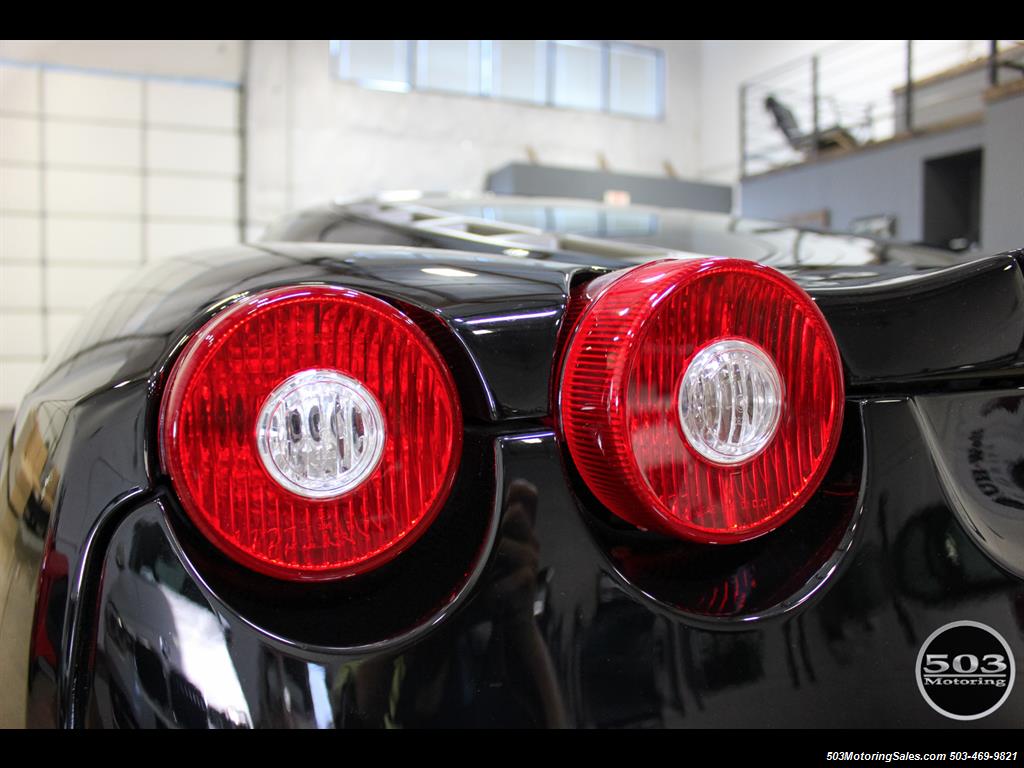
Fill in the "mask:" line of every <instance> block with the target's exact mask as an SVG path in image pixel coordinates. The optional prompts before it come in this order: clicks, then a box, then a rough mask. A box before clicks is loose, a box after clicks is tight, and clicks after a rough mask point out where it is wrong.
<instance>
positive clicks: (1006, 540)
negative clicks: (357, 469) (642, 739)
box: [0, 211, 1024, 727]
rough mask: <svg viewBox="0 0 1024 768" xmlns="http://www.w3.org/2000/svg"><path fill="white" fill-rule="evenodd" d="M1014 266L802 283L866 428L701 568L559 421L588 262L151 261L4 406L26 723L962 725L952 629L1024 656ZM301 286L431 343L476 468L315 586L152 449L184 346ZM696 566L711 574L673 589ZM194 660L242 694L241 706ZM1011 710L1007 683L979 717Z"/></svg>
mask: <svg viewBox="0 0 1024 768" xmlns="http://www.w3.org/2000/svg"><path fill="white" fill-rule="evenodd" d="M318 215H319V214H318ZM332 216H333V217H334V218H333V219H331V218H330V217H332ZM322 217H327V218H326V219H325V220H326V225H330V221H337V218H338V214H337V212H330V211H328V213H326V214H322ZM318 221H319V220H318ZM320 223H323V221H321V222H320ZM318 226H319V224H318ZM402 237H406V235H404V234H403V235H402ZM480 247H481V248H483V246H480ZM597 262H603V263H597ZM1022 264H1024V254H1021V253H1020V252H1018V253H1016V254H1008V255H1002V256H995V257H990V258H988V259H983V260H979V261H977V262H973V263H971V264H966V265H962V266H953V267H950V268H947V269H939V270H932V271H920V270H917V269H915V268H913V267H903V268H901V269H900V270H897V271H895V272H894V271H893V268H892V267H891V265H889V266H886V267H884V268H882V267H880V268H878V269H877V270H875V271H872V269H870V268H865V267H861V268H859V269H858V270H855V271H850V270H846V271H844V270H837V269H835V268H832V267H829V268H826V269H811V268H803V269H800V270H798V271H796V272H793V274H794V275H795V276H796V277H797V278H798V279H799V280H800V281H801V282H802V283H803V284H804V285H805V287H807V288H808V289H809V290H810V291H811V293H812V295H813V296H815V298H816V299H817V300H818V301H819V303H820V305H821V307H822V309H823V311H824V312H825V314H826V316H827V318H828V319H829V322H830V324H831V325H832V327H833V328H834V330H835V333H836V336H837V341H838V343H839V346H840V349H841V350H842V352H843V356H844V362H845V364H846V366H847V376H848V386H849V396H850V401H851V402H850V407H849V410H850V411H851V412H853V413H855V414H856V416H855V417H853V418H852V420H851V421H848V423H847V426H846V435H845V436H844V451H843V452H841V454H840V455H841V456H843V458H842V459H837V461H836V463H835V464H834V466H833V473H832V476H831V480H830V481H829V483H826V485H825V486H824V487H823V489H822V491H821V493H820V494H819V497H818V498H816V500H815V502H813V503H812V505H811V506H809V507H808V508H807V509H806V510H804V512H806V513H807V515H806V516H805V518H804V519H803V520H802V521H801V522H800V523H799V524H798V525H799V526H803V527H800V528H799V531H802V532H803V534H804V535H805V536H806V538H804V536H803V535H802V537H801V546H800V547H787V546H784V545H783V544H780V543H779V542H785V540H786V536H795V532H797V531H798V525H794V527H792V528H786V529H784V530H782V531H780V532H779V535H778V536H777V537H776V538H775V539H772V538H770V537H769V538H766V540H765V541H763V542H761V543H760V544H757V545H756V546H753V547H750V548H747V550H746V551H745V552H740V551H739V550H735V551H733V552H731V553H724V554H723V555H722V556H721V557H719V556H717V555H707V554H702V555H700V557H706V558H709V559H708V561H707V563H708V566H709V567H708V568H707V569H706V570H705V569H703V568H700V564H699V560H700V557H697V558H694V557H693V555H694V552H693V549H692V547H690V546H689V545H684V544H682V543H680V542H672V541H665V540H661V539H658V538H656V537H655V538H652V537H650V536H649V535H646V534H637V533H636V532H633V531H630V530H628V529H623V528H622V527H617V526H616V524H615V523H614V522H613V521H610V520H609V519H608V518H607V515H606V514H605V513H604V512H603V511H602V510H601V509H600V508H599V506H598V505H596V503H595V502H594V501H593V500H592V499H590V498H589V497H588V495H587V493H586V491H585V489H582V488H581V487H580V486H579V484H578V482H577V481H576V480H575V479H574V478H573V472H572V469H571V467H566V466H565V465H564V457H563V455H562V452H561V451H560V450H559V447H558V445H557V442H556V440H555V438H554V435H553V433H552V432H551V431H550V428H551V425H550V422H549V419H550V403H549V392H550V385H551V372H552V367H553V361H554V360H555V359H556V356H557V351H558V350H557V343H558V339H559V333H560V331H561V330H562V328H561V326H562V322H563V313H564V309H565V306H566V301H567V296H568V294H569V291H570V289H571V287H572V286H573V285H574V284H575V283H578V282H580V281H582V280H585V279H587V278H588V277H590V276H593V275H595V274H600V273H601V272H604V271H606V270H607V269H608V268H609V266H612V265H609V263H608V260H607V259H594V260H591V261H590V262H588V261H587V260H586V259H582V258H576V259H573V260H571V261H561V260H557V259H555V258H546V259H544V260H539V261H538V260H532V259H522V258H510V257H505V256H501V255H494V254H490V255H485V254H482V253H477V254H458V253H450V252H438V251H432V252H424V251H417V250H414V249H412V248H406V247H398V248H396V247H395V246H393V245H392V246H390V247H382V248H363V247H358V246H343V245H326V244H315V243H287V244H285V243H264V244H261V245H259V246H256V247H238V248H233V249H226V250H223V251H216V252H209V253H207V254H201V255H197V256H193V257H186V258H183V259H180V260H176V261H172V262H167V263H165V264H164V265H162V266H161V267H159V268H157V269H154V270H152V271H150V272H149V273H148V274H146V275H144V276H142V277H141V278H140V279H139V281H138V282H137V283H136V284H135V285H134V286H131V287H128V288H126V289H125V290H123V291H121V292H120V293H117V294H115V295H114V296H112V297H111V299H110V300H109V301H108V302H107V303H106V304H105V306H104V307H103V308H102V309H103V311H102V312H98V313H97V314H96V316H95V317H94V318H93V319H92V321H91V323H90V324H89V325H87V326H86V327H84V328H83V329H82V330H81V331H80V333H79V334H78V335H77V336H76V338H75V339H74V340H73V341H72V342H71V344H70V346H69V347H68V349H67V350H65V352H64V353H63V354H62V355H58V356H56V357H54V358H53V359H52V361H51V362H50V363H49V364H48V366H47V370H46V371H45V372H44V375H43V376H42V378H41V380H40V383H39V385H38V386H37V388H36V389H35V390H34V391H33V392H32V393H31V394H30V395H29V397H28V398H27V399H26V401H25V402H24V404H23V406H22V408H21V409H20V410H19V413H18V416H17V420H16V425H15V430H14V432H13V434H12V435H11V439H10V442H9V444H8V446H7V449H6V450H5V457H6V458H5V463H4V466H3V472H2V478H0V555H3V557H0V563H2V567H3V570H4V573H3V574H2V575H3V577H4V578H5V579H6V582H5V583H6V584H9V585H11V588H10V589H9V590H8V597H6V598H5V600H6V603H5V604H4V605H3V606H2V608H3V610H2V611H0V616H2V617H3V618H2V623H0V659H2V661H0V664H3V667H2V668H0V672H2V673H3V678H4V679H5V680H12V681H15V682H14V685H15V686H16V687H18V688H23V689H24V690H26V691H27V694H28V696H27V704H26V713H25V717H26V719H27V722H28V723H29V724H32V725H51V726H53V725H58V726H81V725H85V724H102V725H132V724H137V725H158V724H160V725H175V726H189V725H213V726H224V727H227V726H231V725H239V726H247V725H304V724H318V725H326V724H328V723H330V724H333V725H395V724H401V725H453V724H502V725H514V724H520V725H526V724H529V725H538V724H544V725H563V724H568V725H626V724H641V725H642V724H662V725H690V724H693V725H708V726H716V727H718V726H728V725H735V724H741V723H742V724H747V725H766V726H768V725H824V724H833V723H838V724H843V725H872V726H899V725H907V724H920V725H929V726H930V725H934V726H936V727H948V726H950V725H954V726H955V725H956V724H953V723H951V721H948V720H945V719H943V718H941V717H940V716H939V715H937V714H935V713H934V712H932V710H930V709H929V708H928V707H927V705H925V703H924V702H923V700H922V699H921V698H920V696H919V694H918V693H917V690H916V686H913V685H910V684H906V685H904V682H903V681H904V680H911V679H912V677H910V671H909V670H910V665H911V664H912V661H913V656H914V655H915V654H916V650H917V646H918V645H919V643H920V642H921V641H922V640H923V639H924V637H926V636H927V635H928V634H929V633H930V632H931V631H932V630H933V629H934V628H936V627H937V626H939V625H941V624H942V623H945V622H946V621H952V620H957V619H964V618H968V619H974V620H979V621H983V622H986V623H989V624H990V625H992V626H993V627H995V628H996V629H997V630H999V631H1000V632H1001V633H1002V634H1003V636H1004V637H1006V639H1007V640H1008V642H1010V644H1011V646H1012V647H1013V648H1014V650H1015V652H1016V653H1018V657H1019V658H1020V657H1021V655H1020V654H1021V651H1022V642H1024V582H1022V581H1021V578H1020V576H1021V575H1022V574H1021V570H1020V563H1021V562H1024V560H1022V556H1021V553H1022V551H1024V550H1022V547H1024V535H1022V533H1024V532H1022V530H1021V527H1020V526H1021V520H1022V515H1021V514H1020V509H1019V508H1018V507H1017V506H1016V505H1015V504H1016V502H1017V501H1019V500H1020V499H1021V498H1022V495H1024V478H1022V477H1021V472H1020V469H1019V467H1020V466H1021V465H1022V462H1024V456H1021V455H1020V446H1021V442H1020V440H1019V438H1018V439H1017V440H1014V439H1013V435H1014V434H1017V435H1019V432H1016V433H1015V430H1018V429H1019V426H1020V424H1021V422H1020V413H1022V412H1024V409H1022V408H1020V407H1019V403H1020V400H1021V399H1022V398H1024V378H1022V372H1024V371H1022V360H1024V351H1022V350H1024V345H1022V340H1024V288H1022V286H1024V281H1022V275H1021V266H1022ZM794 269H795V267H794ZM429 270H433V271H429ZM294 283H329V284H338V285H345V286H349V287H352V288H357V289H360V290H365V291H368V292H371V293H374V294H376V295H379V296H382V297H384V298H385V299H387V300H390V301H393V302H395V303H396V304H398V305H399V306H401V307H402V308H403V309H406V310H407V311H409V312H410V313H412V314H413V315H414V316H415V317H417V319H418V320H419V321H420V322H421V323H424V324H426V325H428V326H431V327H430V329H429V330H430V332H431V335H432V337H434V338H435V339H437V340H439V342H440V344H439V346H440V347H441V349H442V350H443V352H444V354H445V356H446V357H447V358H448V360H449V363H450V364H451V365H452V367H453V369H454V370H455V371H456V375H457V376H458V378H459V386H460V396H461V397H462V398H463V403H464V409H465V411H466V416H467V443H466V446H467V447H466V450H467V452H468V453H467V455H466V457H465V459H466V460H465V461H464V463H463V468H462V470H461V477H460V480H459V483H460V486H459V490H457V491H456V494H455V496H454V497H453V501H452V504H451V505H449V507H448V508H446V510H445V512H444V515H443V516H442V518H441V519H440V520H439V523H438V526H437V529H436V530H435V531H432V535H431V536H428V537H425V538H424V539H423V540H422V541H421V542H418V543H417V545H416V546H415V547H414V548H412V549H410V550H409V552H408V553H406V554H404V555H403V556H402V557H401V558H399V559H398V560H396V562H395V563H394V564H393V567H392V568H389V569H385V570H383V571H382V572H380V573H378V574H373V575H371V576H370V577H366V578H363V577H360V578H361V579H362V581H360V579H355V580H352V581H350V582H346V583H344V584H342V585H336V586H333V587H330V586H329V587H325V588H317V589H314V590H312V591H310V592H307V593H302V594H296V593H294V585H279V584H277V583H276V582H274V583H271V582H269V581H268V580H262V581H261V580H260V579H259V578H257V577H255V576H253V575H252V574H248V573H243V572H242V571H241V570H240V569H238V567H237V566H234V565H233V564H231V563H228V562H226V561H224V560H223V559H222V558H220V557H219V556H218V555H217V553H216V552H214V551H212V549H211V548H210V547H209V545H207V544H205V542H203V540H202V539H201V538H200V537H199V536H198V535H197V534H196V532H195V531H194V529H192V528H191V527H190V526H189V524H188V523H187V521H186V520H185V519H184V517H183V516H182V515H181V514H180V510H179V509H178V507H177V503H176V501H175V499H174V497H173V492H172V490H171V489H169V487H168V486H167V483H166V480H165V478H163V477H161V475H160V473H159V471H158V468H157V462H156V460H155V453H154V439H153V435H154V430H153V427H154V423H155V413H156V406H157V404H158V402H159V395H160V391H161V386H162V382H163V376H164V374H165V372H166V370H167V368H168V366H169V365H170V363H171V362H172V361H173V359H174V355H175V353H176V351H178V350H180V348H181V346H182V344H183V343H184V341H185V340H186V339H187V337H188V335H189V334H190V333H192V332H194V331H195V330H196V329H197V328H198V327H200V326H201V325H202V324H203V323H204V322H205V321H206V320H207V319H209V317H210V316H211V315H212V314H213V313H215V312H216V311H218V309H220V308H222V307H223V306H225V305H226V304H228V303H230V302H231V301H234V300H237V299H238V298H239V297H241V296H243V295H246V294H247V293H249V292H251V291H256V290H260V289H263V288H269V287H273V286H277V285H285V284H294ZM481 331H485V333H481ZM858 406H859V408H858ZM858 410H859V412H858ZM851 430H852V433H851ZM860 430H863V431H864V434H863V438H860V437H859V434H860ZM979 432H980V434H979ZM851 434H852V437H851V436H850V435H851ZM999 435H1010V437H1009V438H1008V439H1002V438H999V437H998V436H999ZM854 445H857V446H863V453H860V454H858V451H857V450H856V449H855V448H854ZM965 457H966V458H965ZM979 473H986V474H984V475H982V474H979ZM854 489H856V490H854ZM829 494H831V495H829ZM811 513H813V514H815V515H818V514H820V515H822V517H823V519H822V520H820V521H819V520H818V519H815V520H811V519H810V517H809V515H810V514H811ZM826 515H827V516H828V517H827V519H824V518H825V516H826ZM794 522H796V521H794ZM773 536H775V535H774V534H773ZM766 553H767V554H766ZM787 556H788V557H789V558H797V559H798V560H799V562H792V563H791V567H790V568H788V569H787V568H785V567H778V566H780V565H782V566H784V565H786V564H787V563H786V558H787ZM759 558H760V560H759ZM759 562H760V563H761V564H760V565H758V563H759ZM768 565H774V566H776V569H775V571H774V573H775V577H774V581H773V576H772V573H773V571H772V569H771V568H769V567H768ZM695 569H699V570H700V572H701V573H702V574H703V575H704V576H705V581H704V582H701V581H700V580H699V579H691V578H687V580H686V581H687V583H686V587H685V588H683V589H678V588H674V587H675V586H676V580H677V579H681V578H682V577H683V576H685V575H687V574H690V575H691V576H692V575H693V574H694V573H696V570H695ZM786 573H789V574H790V575H792V574H805V575H806V578H805V579H800V578H790V579H788V580H787V579H785V578H781V576H782V575H785V574H786ZM115 574H116V575H115ZM710 574H719V575H720V580H719V581H716V580H715V579H714V578H712V577H711V576H710ZM752 575H753V576H756V577H757V578H758V579H759V581H758V583H757V584H754V583H753V582H752V581H751V576H752ZM716 587H718V588H720V591H719V592H718V593H717V594H716V593H714V592H713V590H714V589H715V588H716ZM289 589H292V591H289ZM417 590H418V591H417ZM410 595H413V599H409V596H410ZM147 596H148V597H147ZM723 596H724V597H723ZM723 599H724V601H725V602H724V603H722V602H720V601H721V600H723ZM716 606H724V608H722V607H716ZM712 609H713V610H712ZM175 611H178V613H175ZM182 612H184V613H182ZM184 615H188V616H191V617H192V618H191V619H190V620H188V621H183V619H182V616H184ZM204 617H205V618H204ZM190 627H191V628H190ZM197 628H199V629H201V630H202V631H199V629H197ZM204 633H205V634H204ZM218 638H219V639H218ZM211 644H212V646H213V647H214V648H215V649H214V650H211V649H210V647H208V646H211ZM210 654H213V655H212V656H211V655H210ZM225 654H226V655H225ZM203 659H207V660H208V662H209V664H210V665H214V666H216V668H217V669H222V668H223V670H228V671H233V674H234V676H235V677H236V678H237V681H238V686H239V690H240V692H241V693H240V696H241V698H237V699H233V700H232V701H234V704H232V703H231V701H227V700H223V696H224V695H225V694H223V692H222V691H221V688H220V682H223V681H222V680H221V678H219V677H217V676H215V675H212V674H211V675H209V676H204V674H203V671H202V670H204V669H209V668H211V667H204V666H203V663H205V662H201V660H203ZM197 663H198V664H199V666H198V667H196V666H195V665H196V664H197ZM218 681H220V682H218ZM318 686H319V687H318ZM321 688H322V689H323V690H324V691H326V692H327V694H326V702H327V706H326V709H325V707H324V701H323V696H322V695H321V694H322V692H321V690H320V689H321ZM314 689H315V690H314ZM225 690H230V691H234V690H235V689H234V688H232V687H231V686H230V685H228V688H227V689H225ZM231 695H232V696H234V695H235V694H234V693H232V694H231ZM766 697H772V699H771V700H772V701H773V704H774V703H776V702H777V704H778V705H777V706H772V707H765V706H764V701H765V700H766ZM837 697H838V699H837ZM837 700H841V701H842V706H841V707H837V706H836V701H837ZM243 701H244V704H245V707H244V712H243V708H242V707H241V703H242V702H243ZM1022 715H1024V691H1022V690H1021V688H1020V687H1018V688H1017V690H1015V691H1014V693H1013V695H1012V696H1011V698H1010V700H1009V701H1008V702H1007V703H1006V704H1005V705H1004V706H1003V708H1002V709H1001V710H1000V711H999V712H998V713H996V714H995V715H993V716H991V717H990V718H986V719H985V720H984V721H982V722H981V723H980V725H998V724H1019V722H1020V721H1021V717H1022Z"/></svg>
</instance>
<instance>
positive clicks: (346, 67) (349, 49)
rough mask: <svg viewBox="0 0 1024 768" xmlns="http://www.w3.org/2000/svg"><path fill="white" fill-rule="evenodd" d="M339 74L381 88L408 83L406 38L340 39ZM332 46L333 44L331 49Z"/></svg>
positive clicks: (407, 43)
mask: <svg viewBox="0 0 1024 768" xmlns="http://www.w3.org/2000/svg"><path fill="white" fill-rule="evenodd" d="M338 42H339V43H340V44H339V45H338V46H337V51H338V74H339V75H340V76H341V77H343V78H345V79H348V80H359V81H361V82H365V83H366V84H368V85H377V86H380V87H388V86H404V87H408V85H409V41H408V40H339V41H338ZM334 48H335V46H332V50H333V49H334Z"/></svg>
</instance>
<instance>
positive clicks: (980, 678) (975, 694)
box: [916, 621, 1016, 720]
mask: <svg viewBox="0 0 1024 768" xmlns="http://www.w3.org/2000/svg"><path fill="white" fill-rule="evenodd" d="M916 675H917V686H918V688H920V689H921V695H922V696H924V700H925V701H927V702H928V704H930V705H931V707H932V709H934V710H935V711H936V712H938V713H939V714H942V715H945V716H946V717H951V718H953V719H954V720H977V719H979V718H982V717H985V715H990V714H992V713H993V712H995V711H996V710H997V709H999V707H1000V706H1002V704H1003V702H1004V701H1006V699H1007V697H1008V696H1009V695H1010V691H1011V689H1012V688H1013V681H1014V678H1015V676H1016V667H1015V665H1014V661H1013V654H1012V653H1011V652H1010V646H1009V645H1007V643H1006V640H1004V639H1003V636H1002V635H1000V634H999V633H998V632H996V631H995V630H994V629H992V627H989V626H987V625H985V624H980V623H979V622H977V621H954V622H953V623H952V624H946V625H945V626H944V627H939V628H938V629H937V630H935V631H934V632H932V634H931V635H930V636H929V638H928V639H927V640H925V641H924V645H922V646H921V651H920V652H919V653H918V654H917V667H916Z"/></svg>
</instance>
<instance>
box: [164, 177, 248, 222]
mask: <svg viewBox="0 0 1024 768" xmlns="http://www.w3.org/2000/svg"><path fill="white" fill-rule="evenodd" d="M146 203H147V205H148V208H149V212H150V214H151V215H152V216H162V217H180V218H192V217H196V218H203V219H221V220H223V221H225V222H230V221H232V220H234V219H237V218H238V182H235V181H226V180H221V179H194V178H193V179H190V178H183V177H178V176H162V177H161V176H150V177H148V178H147V179H146Z"/></svg>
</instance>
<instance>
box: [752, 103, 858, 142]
mask: <svg viewBox="0 0 1024 768" xmlns="http://www.w3.org/2000/svg"><path fill="white" fill-rule="evenodd" d="M764 108H765V109H766V110H768V111H769V112H770V113H771V115H772V117H773V118H774V119H775V126H776V127H777V128H778V129H779V130H780V131H782V133H783V135H784V136H785V137H786V141H787V142H788V143H789V146H791V147H792V148H793V149H795V150H796V151H797V152H802V153H803V154H805V155H806V154H809V153H813V152H814V150H815V149H817V151H818V152H827V151H830V150H834V149H852V148H853V147H856V146H858V145H859V143H860V142H858V141H857V139H856V138H854V136H853V135H852V134H851V133H850V132H849V131H848V130H846V129H845V128H843V127H842V126H841V125H834V126H832V127H830V128H826V129H825V130H822V131H818V134H817V147H815V134H813V133H802V132H801V131H800V125H799V123H797V121H796V117H795V116H794V115H793V111H792V110H791V109H790V108H789V107H787V106H786V105H785V104H783V103H782V102H781V101H779V100H778V99H776V98H775V97H774V96H768V97H767V98H766V99H765V100H764Z"/></svg>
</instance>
